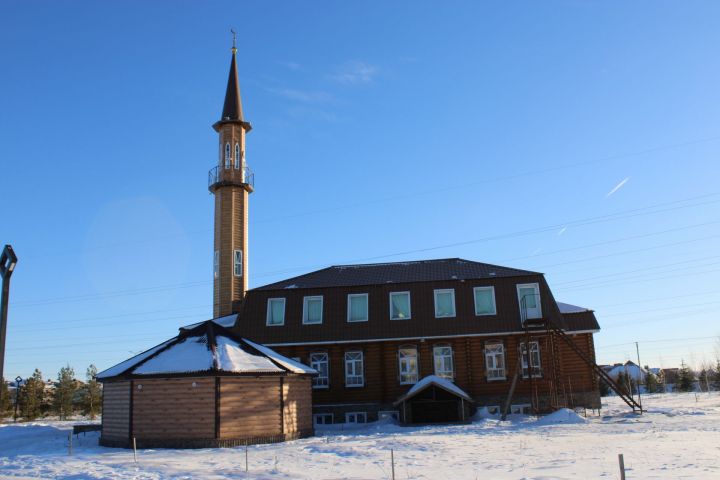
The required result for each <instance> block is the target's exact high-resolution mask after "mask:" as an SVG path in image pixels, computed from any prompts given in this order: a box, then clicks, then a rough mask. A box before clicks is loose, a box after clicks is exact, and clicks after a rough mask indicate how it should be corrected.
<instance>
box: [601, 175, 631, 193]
mask: <svg viewBox="0 0 720 480" xmlns="http://www.w3.org/2000/svg"><path fill="white" fill-rule="evenodd" d="M628 180H630V177H625V178H624V179H623V180H622V181H621V182H620V183H618V184H617V185H615V187H613V189H612V190H610V191H609V192H608V193H607V195H605V198H608V197H609V196H610V195H613V194H614V193H615V192H617V191H618V190H620V189H621V188H622V187H624V186H625V184H626V183H627V182H628Z"/></svg>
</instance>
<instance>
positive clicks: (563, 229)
mask: <svg viewBox="0 0 720 480" xmlns="http://www.w3.org/2000/svg"><path fill="white" fill-rule="evenodd" d="M565 230H567V227H563V228H561V229H560V231H559V232H558V233H557V234H558V237H559V236H560V235H562V234H563V233H565Z"/></svg>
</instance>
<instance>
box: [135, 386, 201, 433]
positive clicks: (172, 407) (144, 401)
mask: <svg viewBox="0 0 720 480" xmlns="http://www.w3.org/2000/svg"><path fill="white" fill-rule="evenodd" d="M193 383H194V384H195V386H193ZM140 386H142V388H140ZM132 403H133V422H132V424H133V432H132V433H133V435H134V436H135V437H137V438H138V439H168V438H182V439H211V438H215V379H214V378H199V377H186V378H157V379H143V380H135V382H134V388H133V399H132Z"/></svg>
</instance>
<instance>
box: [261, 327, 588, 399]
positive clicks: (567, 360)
mask: <svg viewBox="0 0 720 480" xmlns="http://www.w3.org/2000/svg"><path fill="white" fill-rule="evenodd" d="M572 338H573V340H575V342H576V344H578V345H579V346H580V347H581V348H582V349H583V350H584V351H586V352H587V353H588V354H590V355H591V354H592V334H578V335H575V336H573V337H572ZM525 339H526V337H525V336H524V335H505V336H503V335H498V336H495V337H487V338H485V337H462V338H451V339H442V340H433V341H430V340H426V341H416V342H412V341H402V342H401V341H388V342H369V343H358V344H341V345H329V346H288V347H276V348H275V350H276V351H278V353H281V354H282V355H286V356H288V357H297V358H300V360H301V361H302V362H309V356H310V354H311V353H313V352H327V353H328V354H329V368H330V372H329V376H330V386H329V388H318V389H313V402H314V404H316V405H325V404H344V403H383V404H386V403H391V402H393V401H395V400H397V398H398V397H400V396H401V395H403V394H404V393H405V392H407V390H408V389H409V388H410V387H411V386H412V385H400V381H399V367H398V356H397V355H398V354H397V352H398V348H399V347H400V346H414V347H416V348H417V349H418V355H419V362H418V363H419V376H420V378H422V377H425V376H427V375H431V374H433V373H434V367H433V356H432V355H433V353H432V352H433V347H434V346H439V345H450V346H451V347H452V349H453V364H454V374H455V378H454V382H455V383H456V384H457V385H458V386H459V387H460V388H462V389H463V390H465V391H466V392H467V393H468V394H469V395H470V396H472V397H474V398H479V397H484V396H503V395H506V394H507V392H508V389H509V387H510V382H511V380H512V376H513V375H514V373H515V369H516V367H517V361H518V358H519V344H520V343H521V342H524V341H525ZM535 340H537V341H538V342H539V344H540V355H541V367H542V372H543V376H542V378H535V379H533V380H532V381H531V380H530V379H525V378H522V377H521V378H520V381H519V382H518V386H517V389H516V392H517V395H518V396H522V395H530V392H531V385H532V384H534V385H535V386H536V388H537V392H538V395H540V396H543V395H548V394H549V392H550V389H551V378H552V375H551V373H552V366H553V363H552V359H551V357H550V355H551V352H550V346H549V338H548V337H547V336H546V335H533V336H532V338H531V341H535ZM497 341H499V342H501V343H503V345H504V348H505V368H506V380H488V379H487V375H486V372H485V344H486V343H489V342H497ZM556 342H558V346H559V347H560V348H559V353H560V357H559V358H558V359H557V362H556V363H557V364H558V365H561V367H562V368H561V372H562V374H563V375H564V381H565V382H566V389H568V388H569V386H570V385H571V386H572V390H573V392H589V391H594V390H596V389H597V386H596V385H595V384H594V380H593V378H594V377H593V375H592V371H591V369H590V367H588V366H587V365H586V364H585V363H584V362H583V361H582V359H581V358H580V357H579V356H578V355H577V354H575V353H574V352H573V351H572V350H570V348H569V347H568V346H567V345H564V344H563V343H562V341H561V340H560V339H556ZM354 350H360V351H362V352H363V353H364V357H363V358H364V369H365V370H364V373H365V385H364V386H363V387H346V386H345V377H344V372H345V370H344V355H345V352H346V351H354Z"/></svg>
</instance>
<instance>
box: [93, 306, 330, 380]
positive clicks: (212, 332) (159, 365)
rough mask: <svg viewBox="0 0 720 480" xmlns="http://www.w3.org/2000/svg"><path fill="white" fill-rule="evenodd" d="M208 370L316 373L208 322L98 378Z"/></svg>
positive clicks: (187, 330)
mask: <svg viewBox="0 0 720 480" xmlns="http://www.w3.org/2000/svg"><path fill="white" fill-rule="evenodd" d="M210 371H222V372H227V373H270V374H282V373H285V372H290V373H298V374H316V373H317V371H316V370H314V369H312V368H310V367H308V366H305V365H303V364H301V363H298V362H295V361H293V360H290V359H289V358H286V357H283V356H282V355H280V354H278V353H276V352H275V351H273V350H271V349H269V348H267V347H265V346H262V345H259V344H257V343H254V342H251V341H249V340H247V339H244V338H240V337H237V336H236V335H235V334H233V332H231V331H230V330H227V329H226V328H225V327H222V326H220V325H218V324H217V323H215V322H214V321H212V320H208V321H206V322H202V323H200V324H198V326H196V327H195V328H192V329H181V330H180V334H179V335H178V336H177V337H174V338H171V339H170V340H168V341H166V342H164V343H162V344H160V345H158V346H156V347H153V348H151V349H150V350H147V351H146V352H143V353H141V354H140V355H136V356H134V357H132V358H130V359H128V360H126V361H124V362H122V363H119V364H118V365H115V366H114V367H111V368H109V369H107V370H105V371H103V372H102V373H101V374H100V375H98V378H100V379H105V378H110V377H115V376H119V375H161V374H173V373H196V372H210Z"/></svg>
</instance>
